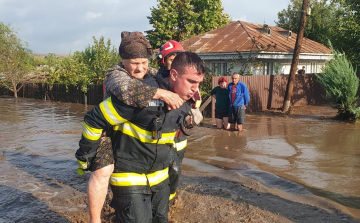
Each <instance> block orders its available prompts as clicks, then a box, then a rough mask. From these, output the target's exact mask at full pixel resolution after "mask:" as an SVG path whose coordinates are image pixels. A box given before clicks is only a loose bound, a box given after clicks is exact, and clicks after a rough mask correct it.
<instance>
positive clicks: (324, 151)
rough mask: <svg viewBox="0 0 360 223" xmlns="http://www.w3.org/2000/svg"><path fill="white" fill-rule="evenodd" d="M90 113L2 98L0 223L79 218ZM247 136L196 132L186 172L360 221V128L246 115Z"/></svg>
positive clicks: (73, 107) (307, 119)
mask: <svg viewBox="0 0 360 223" xmlns="http://www.w3.org/2000/svg"><path fill="white" fill-rule="evenodd" d="M91 108H92V107H85V106H84V105H79V104H64V103H53V102H45V101H40V100H33V99H24V98H20V99H19V100H18V102H15V101H14V99H12V98H0V130H1V131H0V165H1V169H0V194H1V197H2V198H1V201H0V223H2V222H29V221H27V219H32V222H74V221H72V219H74V218H76V219H79V218H81V216H79V213H80V215H82V214H84V209H86V205H84V203H86V202H85V201H84V194H85V193H86V182H87V178H86V177H80V176H79V175H77V174H76V166H77V164H76V160H75V157H74V152H75V151H76V149H77V148H78V141H79V139H80V136H81V131H82V121H83V116H84V115H85V113H86V112H87V110H88V109H91ZM244 129H245V130H244V132H242V133H238V132H230V131H224V130H216V129H213V127H212V124H211V120H206V122H205V125H204V126H203V127H196V128H193V129H191V130H190V131H189V132H190V133H191V136H190V138H189V144H188V148H187V151H186V154H185V157H186V158H185V159H184V163H183V164H184V169H196V170H200V171H212V168H211V167H217V168H221V169H226V170H234V171H238V172H239V173H241V174H242V175H245V176H248V177H250V178H252V179H256V180H257V181H259V182H261V183H262V184H264V185H266V186H267V187H270V188H277V189H279V190H282V191H285V192H288V193H293V194H304V195H309V194H314V195H317V196H321V197H325V198H327V199H329V200H330V201H332V202H336V203H338V204H340V205H341V206H342V207H343V210H346V212H347V213H349V214H351V215H352V216H354V217H356V218H358V219H360V186H359V185H360V137H359V136H360V125H353V124H346V123H340V122H334V121H330V120H320V119H315V118H312V117H299V118H286V117H272V116H266V115H248V116H247V124H246V125H245V126H244ZM84 215H85V214H84ZM49 219H51V220H49ZM84 219H86V218H85V217H84Z"/></svg>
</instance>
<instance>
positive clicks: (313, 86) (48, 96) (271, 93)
mask: <svg viewBox="0 0 360 223" xmlns="http://www.w3.org/2000/svg"><path fill="white" fill-rule="evenodd" d="M219 78H220V77H218V76H216V77H215V76H214V77H213V79H212V86H213V88H214V87H216V86H217V85H218V84H217V82H218V79H219ZM226 78H227V80H228V83H230V82H231V77H230V76H226ZM288 78H289V75H259V76H240V81H241V82H243V83H245V84H246V86H247V87H248V89H249V93H250V102H249V106H248V109H249V110H250V111H262V110H266V109H273V108H275V109H276V108H282V105H283V100H284V96H285V91H286V84H287V81H288ZM0 92H1V94H2V95H4V94H5V95H11V96H12V95H13V94H12V92H9V91H4V90H2V91H1V90H0ZM323 95H325V91H324V90H323V89H322V87H321V86H320V85H319V84H318V83H317V82H316V77H315V75H314V74H306V75H296V76H295V82H294V90H293V95H292V101H291V103H292V105H293V106H301V105H307V104H311V105H318V104H323V103H325V102H326V101H325V99H324V98H323ZM18 96H19V97H26V98H35V99H43V100H51V101H61V102H71V103H81V104H89V105H97V104H99V103H100V102H101V101H102V100H103V85H89V86H88V92H87V93H86V94H85V93H83V92H82V91H81V89H80V87H77V86H66V85H64V84H53V85H48V84H42V83H35V84H26V85H25V86H24V87H23V88H22V89H21V90H20V91H19V92H18ZM214 106H215V100H213V101H212V109H211V111H213V110H214Z"/></svg>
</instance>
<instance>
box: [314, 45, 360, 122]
mask: <svg viewBox="0 0 360 223" xmlns="http://www.w3.org/2000/svg"><path fill="white" fill-rule="evenodd" d="M330 45H331V44H330ZM333 54H334V59H332V60H331V61H330V62H329V63H327V64H326V66H325V68H324V71H323V74H317V75H316V77H317V78H318V81H319V83H320V84H321V86H322V87H323V88H324V89H325V91H326V98H327V99H328V100H330V101H331V102H334V103H335V108H337V109H338V115H337V118H338V119H346V120H356V119H357V118H359V116H360V108H359V107H357V103H356V101H357V99H358V97H357V91H358V88H359V78H358V77H357V76H356V69H354V68H353V66H352V65H351V63H350V62H349V61H348V60H347V58H346V56H345V54H344V53H340V52H339V51H336V50H333Z"/></svg>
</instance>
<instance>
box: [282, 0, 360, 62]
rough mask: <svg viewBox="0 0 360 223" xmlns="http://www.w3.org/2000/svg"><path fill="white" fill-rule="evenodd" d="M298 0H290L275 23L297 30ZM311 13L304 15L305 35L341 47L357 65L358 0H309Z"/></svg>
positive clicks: (359, 36)
mask: <svg viewBox="0 0 360 223" xmlns="http://www.w3.org/2000/svg"><path fill="white" fill-rule="evenodd" d="M300 3H301V0H291V3H290V4H289V5H288V6H287V8H286V9H283V10H282V11H280V12H279V13H278V19H279V20H278V21H277V22H276V24H277V26H280V27H282V28H284V29H289V30H291V31H293V32H297V30H296V24H298V22H299V13H300V9H301V4H300ZM310 8H311V9H312V10H311V15H310V16H308V18H307V24H306V27H305V33H304V36H305V37H307V38H309V39H312V40H314V41H317V42H319V43H322V44H324V45H327V44H328V40H330V41H331V42H332V44H333V47H334V49H337V50H340V51H344V52H345V53H346V55H347V58H348V60H349V61H350V62H351V63H352V64H353V65H354V66H355V67H357V66H360V14H359V9H360V6H359V3H358V0H330V1H329V0H312V1H311V2H310Z"/></svg>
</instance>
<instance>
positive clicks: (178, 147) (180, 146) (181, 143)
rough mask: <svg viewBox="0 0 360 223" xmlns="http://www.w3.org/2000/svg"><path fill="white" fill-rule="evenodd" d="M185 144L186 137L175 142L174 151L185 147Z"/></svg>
mask: <svg viewBox="0 0 360 223" xmlns="http://www.w3.org/2000/svg"><path fill="white" fill-rule="evenodd" d="M186 146H187V139H185V140H184V141H181V142H176V143H175V149H176V151H181V150H183V149H185V148H186Z"/></svg>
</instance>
